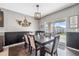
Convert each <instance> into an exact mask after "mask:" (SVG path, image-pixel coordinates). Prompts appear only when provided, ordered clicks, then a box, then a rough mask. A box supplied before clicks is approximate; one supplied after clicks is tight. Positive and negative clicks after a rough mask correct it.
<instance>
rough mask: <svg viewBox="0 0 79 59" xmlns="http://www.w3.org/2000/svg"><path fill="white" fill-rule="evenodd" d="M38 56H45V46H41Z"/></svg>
mask: <svg viewBox="0 0 79 59" xmlns="http://www.w3.org/2000/svg"><path fill="white" fill-rule="evenodd" d="M40 56H45V47H41V49H40Z"/></svg>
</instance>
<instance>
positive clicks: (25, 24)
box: [16, 17, 31, 27]
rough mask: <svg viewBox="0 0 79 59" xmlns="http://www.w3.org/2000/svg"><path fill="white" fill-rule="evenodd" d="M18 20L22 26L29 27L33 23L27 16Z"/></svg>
mask: <svg viewBox="0 0 79 59" xmlns="http://www.w3.org/2000/svg"><path fill="white" fill-rule="evenodd" d="M16 21H17V23H18V24H19V25H20V26H22V27H29V26H30V24H31V22H28V21H27V19H26V17H25V19H24V20H16Z"/></svg>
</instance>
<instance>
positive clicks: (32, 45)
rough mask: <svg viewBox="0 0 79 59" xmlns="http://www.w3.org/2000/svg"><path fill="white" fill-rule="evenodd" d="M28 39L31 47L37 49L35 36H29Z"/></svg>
mask: <svg viewBox="0 0 79 59" xmlns="http://www.w3.org/2000/svg"><path fill="white" fill-rule="evenodd" d="M28 38H29V41H30V45H31V47H32V48H34V49H36V45H35V36H34V35H29V36H28Z"/></svg>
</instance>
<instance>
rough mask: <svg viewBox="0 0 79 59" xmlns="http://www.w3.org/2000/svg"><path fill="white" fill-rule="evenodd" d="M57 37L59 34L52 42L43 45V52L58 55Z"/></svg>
mask: <svg viewBox="0 0 79 59" xmlns="http://www.w3.org/2000/svg"><path fill="white" fill-rule="evenodd" d="M59 38H60V36H59V35H57V36H55V37H54V41H52V42H51V43H52V44H51V45H48V46H45V52H46V53H48V54H50V55H51V56H52V55H56V56H58V53H57V48H58V44H59Z"/></svg>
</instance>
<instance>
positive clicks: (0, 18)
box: [0, 11, 4, 27]
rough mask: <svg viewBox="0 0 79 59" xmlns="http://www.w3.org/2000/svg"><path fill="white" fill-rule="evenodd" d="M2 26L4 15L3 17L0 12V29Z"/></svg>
mask: <svg viewBox="0 0 79 59" xmlns="http://www.w3.org/2000/svg"><path fill="white" fill-rule="evenodd" d="M3 26H4V15H3V12H2V11H0V27H3Z"/></svg>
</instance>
